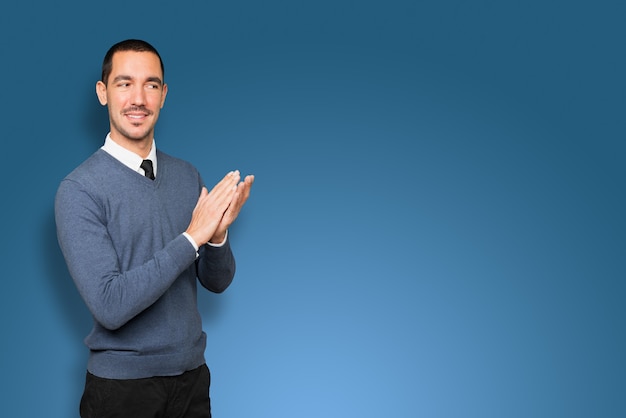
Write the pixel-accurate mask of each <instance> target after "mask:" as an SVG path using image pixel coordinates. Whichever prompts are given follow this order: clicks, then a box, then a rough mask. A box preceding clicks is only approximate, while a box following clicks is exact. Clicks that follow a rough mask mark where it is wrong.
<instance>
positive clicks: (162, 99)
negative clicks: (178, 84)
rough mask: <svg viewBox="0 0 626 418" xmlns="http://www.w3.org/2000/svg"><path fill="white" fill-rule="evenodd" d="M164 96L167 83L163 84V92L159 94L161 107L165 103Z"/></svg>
mask: <svg viewBox="0 0 626 418" xmlns="http://www.w3.org/2000/svg"><path fill="white" fill-rule="evenodd" d="M165 96H167V84H163V94H162V95H161V109H163V105H165Z"/></svg>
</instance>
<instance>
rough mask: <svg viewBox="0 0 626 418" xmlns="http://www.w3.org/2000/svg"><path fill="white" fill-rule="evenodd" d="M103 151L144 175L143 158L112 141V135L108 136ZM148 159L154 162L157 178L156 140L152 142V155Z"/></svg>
mask: <svg viewBox="0 0 626 418" xmlns="http://www.w3.org/2000/svg"><path fill="white" fill-rule="evenodd" d="M102 149H103V150H104V151H106V152H107V153H109V154H111V156H112V157H113V158H115V159H116V160H118V161H119V162H121V163H122V164H124V165H125V166H126V167H128V168H130V169H131V170H133V171H136V172H138V173H140V174H143V169H142V168H141V167H140V166H141V163H142V162H143V158H141V157H140V156H139V155H138V154H135V153H134V152H132V151H130V150H128V149H126V148H124V147H123V146H121V145H120V144H118V143H117V142H115V141H114V140H113V139H111V134H110V133H109V134H108V135H107V136H106V139H105V140H104V145H103V146H102ZM146 159H147V160H152V167H153V169H154V175H155V176H156V173H157V153H156V142H155V141H154V139H153V140H152V148H151V149H150V153H149V154H148V156H147V157H146Z"/></svg>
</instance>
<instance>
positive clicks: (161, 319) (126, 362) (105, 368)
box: [55, 40, 254, 418]
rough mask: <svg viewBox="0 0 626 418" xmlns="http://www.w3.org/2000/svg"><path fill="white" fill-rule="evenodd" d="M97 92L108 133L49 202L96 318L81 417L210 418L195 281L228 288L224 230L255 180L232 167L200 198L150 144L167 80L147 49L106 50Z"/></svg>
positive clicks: (129, 43) (196, 184)
mask: <svg viewBox="0 0 626 418" xmlns="http://www.w3.org/2000/svg"><path fill="white" fill-rule="evenodd" d="M96 93H97V95H98V99H99V101H100V103H101V104H102V105H103V106H107V107H108V113H109V121H110V133H109V134H108V135H107V137H106V139H105V143H104V146H103V147H102V148H101V149H99V150H97V151H96V152H95V153H94V154H93V155H91V156H90V157H89V158H88V159H87V160H86V161H84V162H83V163H82V164H81V165H79V166H78V167H77V168H76V169H75V170H74V171H72V172H71V173H70V174H69V175H68V176H67V177H66V178H65V179H64V180H63V181H62V182H61V184H60V185H59V189H58V191H57V195H56V199H55V215H56V223H57V235H58V240H59V244H60V247H61V250H62V252H63V255H64V257H65V260H66V262H67V266H68V269H69V272H70V274H71V276H72V278H73V280H74V282H75V283H76V286H77V288H78V290H79V292H80V295H81V296H82V298H83V299H84V301H85V303H86V305H87V307H88V308H89V310H90V311H91V314H92V315H93V320H94V325H93V329H92V331H91V333H90V334H89V335H88V336H87V338H86V339H85V344H86V345H87V347H88V348H89V350H90V356H89V361H88V364H87V377H86V383H85V390H84V393H83V396H82V399H81V404H80V413H81V416H82V417H83V418H86V417H113V416H116V417H133V418H141V417H155V416H159V417H160V416H164V417H170V416H171V417H210V416H211V406H210V398H209V385H210V373H209V370H208V368H207V366H206V364H205V360H204V350H205V346H206V335H205V333H204V332H203V330H202V324H201V318H200V314H199V312H198V309H197V304H196V292H197V280H199V281H200V283H201V284H202V286H203V287H205V288H206V289H208V290H210V291H213V292H216V293H220V292H222V291H224V290H225V289H226V288H227V287H228V286H229V285H230V283H231V281H232V279H233V276H234V272H235V261H234V258H233V254H232V252H231V249H230V243H229V240H228V233H227V231H228V228H229V226H230V225H231V224H232V223H233V222H234V221H235V219H236V218H237V215H238V214H239V211H240V210H241V208H242V206H243V205H244V203H245V202H246V200H247V199H248V196H249V194H250V188H251V186H252V183H253V181H254V177H253V176H246V177H245V179H243V180H241V176H240V174H239V172H238V171H233V172H230V173H228V174H227V175H226V176H225V177H224V178H223V179H222V180H221V181H220V182H219V183H217V185H216V186H215V187H213V189H212V190H211V191H210V192H209V191H208V190H207V189H206V188H205V187H204V184H203V182H202V179H201V177H200V175H199V173H198V171H197V170H196V169H195V168H194V167H193V166H192V165H191V164H189V163H187V162H185V161H182V160H180V159H177V158H174V157H172V156H169V155H167V154H165V153H163V152H161V151H160V150H157V149H156V145H155V141H154V127H155V124H156V122H157V119H158V117H159V112H160V110H161V108H162V107H163V104H164V103H165V97H166V95H167V84H165V82H164V68H163V63H162V61H161V57H160V55H159V53H158V52H157V51H156V49H155V48H154V47H152V46H151V45H150V44H148V43H147V42H144V41H141V40H126V41H122V42H120V43H118V44H115V45H114V46H112V47H111V49H110V50H109V51H108V52H107V54H106V56H105V58H104V62H103V65H102V79H101V80H100V81H98V82H97V83H96Z"/></svg>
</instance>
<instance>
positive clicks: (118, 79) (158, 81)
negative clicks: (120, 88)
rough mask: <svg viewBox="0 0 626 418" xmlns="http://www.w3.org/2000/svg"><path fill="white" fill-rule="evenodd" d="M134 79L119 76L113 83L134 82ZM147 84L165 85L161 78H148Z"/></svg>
mask: <svg viewBox="0 0 626 418" xmlns="http://www.w3.org/2000/svg"><path fill="white" fill-rule="evenodd" d="M132 79H133V78H132V77H131V76H129V75H123V74H122V75H118V76H117V77H115V78H114V79H113V83H117V82H119V81H126V80H132ZM146 81H147V82H150V83H158V84H159V85H161V86H162V85H163V80H161V79H160V78H159V77H148V78H147V80H146Z"/></svg>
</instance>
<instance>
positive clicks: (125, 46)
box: [101, 39, 165, 84]
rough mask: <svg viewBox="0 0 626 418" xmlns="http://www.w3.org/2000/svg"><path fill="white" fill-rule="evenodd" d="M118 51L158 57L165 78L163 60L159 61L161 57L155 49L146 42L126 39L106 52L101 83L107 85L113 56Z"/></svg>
mask: <svg viewBox="0 0 626 418" xmlns="http://www.w3.org/2000/svg"><path fill="white" fill-rule="evenodd" d="M120 51H135V52H152V53H153V54H154V55H156V56H157V57H159V62H160V63H161V72H162V73H163V77H165V67H164V66H163V60H162V59H161V55H159V52H158V51H157V50H156V48H155V47H153V46H152V45H150V44H149V43H148V42H146V41H142V40H140V39H126V40H125V41H121V42H118V43H116V44H115V45H113V46H112V47H111V48H109V50H108V51H107V53H106V55H105V56H104V61H102V78H101V80H102V82H103V83H104V84H107V81H108V78H109V75H111V70H112V69H113V55H115V53H116V52H120Z"/></svg>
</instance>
